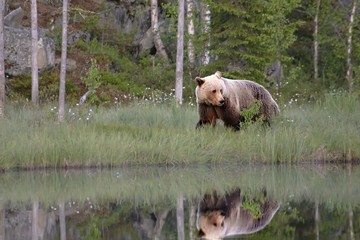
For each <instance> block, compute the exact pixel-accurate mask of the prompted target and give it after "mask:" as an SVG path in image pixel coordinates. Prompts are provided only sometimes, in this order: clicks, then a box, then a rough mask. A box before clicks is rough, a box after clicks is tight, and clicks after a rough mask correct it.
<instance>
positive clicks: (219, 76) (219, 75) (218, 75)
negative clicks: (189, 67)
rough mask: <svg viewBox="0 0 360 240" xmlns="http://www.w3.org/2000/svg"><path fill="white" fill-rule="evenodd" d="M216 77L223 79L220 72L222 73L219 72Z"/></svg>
mask: <svg viewBox="0 0 360 240" xmlns="http://www.w3.org/2000/svg"><path fill="white" fill-rule="evenodd" d="M215 76H216V77H217V78H219V79H220V78H221V72H220V71H217V72H216V73H215Z"/></svg>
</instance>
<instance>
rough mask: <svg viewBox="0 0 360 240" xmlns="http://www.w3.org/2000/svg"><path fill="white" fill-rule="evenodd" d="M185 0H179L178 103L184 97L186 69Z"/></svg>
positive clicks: (177, 49) (177, 45)
mask: <svg viewBox="0 0 360 240" xmlns="http://www.w3.org/2000/svg"><path fill="white" fill-rule="evenodd" d="M184 1H185V0H179V14H178V30H177V44H176V83H175V97H176V101H177V103H178V104H180V105H181V104H182V100H183V99H182V97H183V75H184V74H183V70H184V12H185V8H184Z"/></svg>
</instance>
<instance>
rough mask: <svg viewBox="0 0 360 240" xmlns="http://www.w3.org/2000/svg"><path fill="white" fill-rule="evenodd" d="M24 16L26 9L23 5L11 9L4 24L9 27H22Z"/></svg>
mask: <svg viewBox="0 0 360 240" xmlns="http://www.w3.org/2000/svg"><path fill="white" fill-rule="evenodd" d="M23 17H24V10H23V9H22V8H21V7H18V8H17V9H15V10H13V11H11V12H10V13H9V14H8V15H6V16H5V18H4V25H5V26H8V27H14V28H18V27H21V22H22V19H23Z"/></svg>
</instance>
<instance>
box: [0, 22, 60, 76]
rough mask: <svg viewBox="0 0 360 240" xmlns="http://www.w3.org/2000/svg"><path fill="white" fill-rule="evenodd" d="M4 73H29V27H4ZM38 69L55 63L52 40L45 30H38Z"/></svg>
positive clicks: (15, 74)
mask: <svg viewBox="0 0 360 240" xmlns="http://www.w3.org/2000/svg"><path fill="white" fill-rule="evenodd" d="M4 30H5V31H4V33H5V34H4V37H5V73H6V74H8V75H10V76H19V75H24V74H29V73H31V31H30V29H29V28H12V27H5V28H4ZM38 35H39V41H38V47H39V48H38V66H39V71H43V70H47V69H51V68H53V67H54V64H55V44H54V40H53V39H51V38H49V37H47V36H46V31H45V30H43V29H39V31H38Z"/></svg>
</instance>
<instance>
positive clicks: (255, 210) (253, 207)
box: [241, 198, 262, 219]
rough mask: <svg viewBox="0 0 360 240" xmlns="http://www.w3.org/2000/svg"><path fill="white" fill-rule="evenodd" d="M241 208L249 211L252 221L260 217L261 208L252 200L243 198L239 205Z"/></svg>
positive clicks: (258, 203)
mask: <svg viewBox="0 0 360 240" xmlns="http://www.w3.org/2000/svg"><path fill="white" fill-rule="evenodd" d="M241 206H242V207H243V208H244V209H246V210H248V211H250V214H251V216H252V217H253V218H254V219H257V218H261V217H262V212H261V209H260V206H261V205H260V202H257V201H255V200H253V199H248V198H245V199H244V200H243V202H242V203H241Z"/></svg>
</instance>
